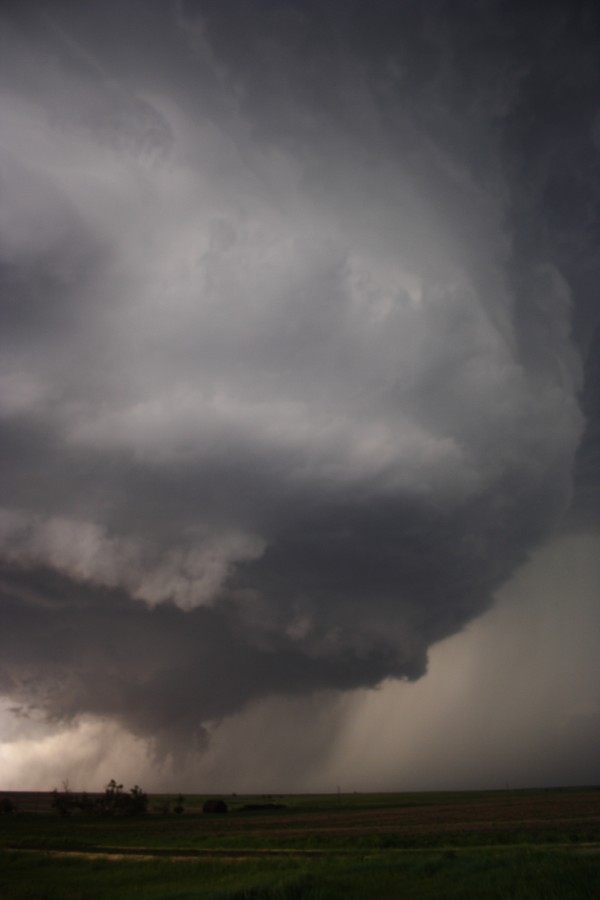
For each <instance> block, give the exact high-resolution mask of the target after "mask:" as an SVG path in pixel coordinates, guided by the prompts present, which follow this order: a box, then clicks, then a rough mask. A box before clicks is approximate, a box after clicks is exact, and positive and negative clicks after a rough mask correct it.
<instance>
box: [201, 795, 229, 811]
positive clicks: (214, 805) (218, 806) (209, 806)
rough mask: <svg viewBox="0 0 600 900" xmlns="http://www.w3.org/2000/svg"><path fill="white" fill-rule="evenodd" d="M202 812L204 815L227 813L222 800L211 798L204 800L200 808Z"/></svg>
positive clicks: (225, 805)
mask: <svg viewBox="0 0 600 900" xmlns="http://www.w3.org/2000/svg"><path fill="white" fill-rule="evenodd" d="M202 812H205V813H226V812H227V804H226V803H225V801H224V800H217V799H216V798H211V799H210V800H206V801H205V802H204V805H203V807H202Z"/></svg>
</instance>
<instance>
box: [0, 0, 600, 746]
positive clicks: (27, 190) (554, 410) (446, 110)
mask: <svg viewBox="0 0 600 900" xmlns="http://www.w3.org/2000/svg"><path fill="white" fill-rule="evenodd" d="M321 6H323V5H316V4H314V5H313V4H307V3H281V4H279V3H278V4H270V3H258V2H252V3H239V2H235V3H228V2H222V3H181V4H166V3H164V4H163V3H144V4H141V3H140V4H137V3H128V4H126V5H125V8H123V5H118V6H117V5H114V6H113V5H111V4H102V7H99V6H97V5H92V4H89V5H88V4H58V5H56V6H53V8H52V10H51V11H48V12H45V11H42V10H41V9H40V8H38V7H36V6H33V5H32V6H28V7H27V8H26V9H25V10H23V7H22V6H18V7H15V11H14V12H13V13H11V14H8V15H7V16H6V17H5V19H4V28H3V33H2V34H3V36H2V47H1V49H2V51H3V52H2V60H3V61H2V78H3V81H2V100H3V104H2V114H1V116H2V121H1V122H0V128H1V129H2V131H1V134H2V139H1V143H0V154H1V156H0V166H1V168H0V190H1V192H2V193H1V199H0V283H1V286H2V311H1V312H0V315H1V316H2V324H3V335H4V337H3V343H4V345H5V346H4V350H3V361H2V365H1V368H0V414H1V424H2V454H3V467H2V472H3V474H2V496H3V498H4V501H3V509H2V511H1V514H0V533H1V535H2V542H3V548H4V563H5V569H4V574H3V599H2V606H1V615H2V629H1V631H0V633H1V634H2V670H1V672H2V674H1V678H2V690H3V691H4V693H5V694H6V695H7V696H11V697H13V698H14V699H15V701H16V702H18V703H20V704H22V705H23V706H27V704H33V705H36V706H39V707H41V708H42V709H43V710H45V711H46V712H47V714H48V716H49V717H50V718H54V719H61V718H65V719H72V718H73V717H76V716H77V715H79V714H81V713H86V712H89V713H93V714H97V715H100V716H107V717H112V718H116V719H118V720H119V721H120V722H122V723H124V724H125V725H126V726H127V727H129V728H131V729H132V730H133V731H135V732H136V733H139V734H143V735H148V736H152V737H156V738H157V739H160V742H161V745H162V746H163V747H164V748H168V746H169V741H171V742H172V745H173V746H175V745H176V744H178V743H179V742H182V743H185V742H186V740H188V739H189V737H190V736H192V735H196V736H197V739H198V740H199V741H201V740H202V735H203V725H205V724H206V723H207V722H210V721H212V720H218V719H219V718H222V717H223V716H226V715H229V714H231V713H233V712H235V711H236V710H238V709H240V708H241V707H243V706H244V705H245V704H247V703H248V702H249V701H250V700H253V699H255V698H259V697H264V696H267V695H269V694H277V693H279V694H284V695H287V694H301V693H303V692H311V691H315V690H318V689H326V688H334V689H341V690H343V689H345V688H354V687H358V686H370V685H374V684H377V683H379V682H380V681H381V680H382V679H384V678H386V677H388V676H393V677H398V678H402V677H408V678H417V677H419V676H420V675H422V674H423V673H424V671H425V668H426V663H427V651H428V648H429V647H430V646H431V645H432V644H433V643H435V642H436V641H439V640H441V639H442V638H444V637H446V636H448V635H450V634H453V633H455V632H457V631H458V630H460V629H461V628H462V627H463V626H464V625H465V624H466V623H468V622H469V621H470V620H472V619H473V618H474V617H475V616H477V615H479V614H480V613H481V612H483V611H484V610H485V609H486V608H487V607H488V606H489V604H490V602H491V598H492V594H493V591H494V590H495V589H497V588H498V587H499V586H500V585H501V584H502V583H503V582H504V581H505V580H506V579H507V578H508V577H509V576H510V575H511V573H512V572H513V571H514V570H515V568H516V567H517V566H518V565H519V564H520V563H521V562H522V561H523V560H524V559H525V558H526V556H527V554H528V553H529V552H530V551H531V550H532V549H533V548H534V547H535V546H536V545H537V544H538V543H539V542H540V541H541V540H542V539H543V538H544V537H546V536H547V535H548V534H550V533H551V531H552V529H554V528H555V527H557V526H558V525H560V523H561V522H564V521H566V520H565V515H566V513H567V512H568V511H569V504H570V500H571V495H572V491H573V485H574V483H575V484H576V488H577V490H576V494H575V497H576V503H575V507H574V508H572V509H571V513H572V515H574V516H575V515H576V514H577V510H578V509H581V510H584V509H585V510H586V514H587V515H588V516H589V515H590V507H591V506H593V504H590V503H589V497H590V495H591V492H592V491H593V490H594V489H595V487H594V486H595V485H597V467H596V469H595V468H594V464H593V461H594V459H596V458H597V456H596V454H597V449H596V447H597V435H598V425H597V407H595V406H594V405H593V402H592V399H590V398H592V396H593V391H592V389H591V388H590V385H591V384H594V383H595V381H594V379H595V376H594V374H593V373H594V372H595V371H596V368H597V361H596V360H597V342H596V343H594V340H593V334H594V331H595V329H596V328H597V321H598V306H597V298H596V291H597V284H598V283H600V279H599V276H600V272H598V267H599V262H598V254H597V253H596V252H595V251H596V247H597V238H598V223H599V219H598V197H599V185H598V167H597V160H598V152H599V142H600V138H599V130H598V129H599V120H598V112H597V99H596V98H597V88H598V80H599V79H598V63H597V59H596V50H597V46H598V40H597V39H598V22H599V17H598V14H597V12H596V10H595V7H594V6H593V5H592V4H587V3H580V4H569V5H568V6H567V5H566V4H562V3H554V4H547V5H544V7H543V11H542V12H540V10H538V9H537V8H536V7H535V5H533V4H528V5H526V7H525V8H524V9H523V8H521V7H520V6H517V5H514V6H513V5H512V4H508V3H500V2H498V3H493V2H489V3H474V2H471V3H452V4H450V3H430V4H416V3H406V4H397V3H385V2H381V3H370V4H368V5H367V4H365V3H360V2H356V3H344V4H335V3H330V4H325V5H324V8H321ZM585 416H588V421H587V423H586V419H585ZM578 448H580V449H579V451H578ZM590 460H591V461H592V463H590ZM596 496H597V494H596ZM586 498H587V500H586ZM586 504H587V505H586ZM592 512H593V510H592ZM582 514H583V513H582Z"/></svg>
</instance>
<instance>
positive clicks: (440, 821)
mask: <svg viewBox="0 0 600 900" xmlns="http://www.w3.org/2000/svg"><path fill="white" fill-rule="evenodd" d="M14 796H15V801H16V802H17V803H19V799H20V800H21V803H20V806H21V808H27V805H28V803H29V804H31V803H32V802H33V800H32V798H34V795H19V796H17V795H14ZM162 799H163V798H151V805H152V803H154V802H155V801H156V803H160V802H162ZM203 799H204V798H202V797H194V798H188V802H187V806H186V812H185V813H184V814H183V815H179V816H177V815H173V814H170V815H157V814H149V815H146V816H143V817H138V818H120V819H110V820H107V819H98V818H89V817H85V816H82V815H79V814H74V815H72V816H71V817H68V818H64V819H63V818H60V817H58V816H56V815H54V814H51V813H50V812H44V811H43V810H47V809H48V803H47V802H46V800H47V797H46V796H43V795H42V796H40V795H36V796H35V804H36V808H37V809H38V812H19V813H17V814H15V815H8V816H3V817H1V818H0V848H1V849H0V897H2V900H17V898H18V900H34V898H35V900H58V898H65V900H75V898H81V900H84V898H85V900H88V898H89V900H95V898H104V897H106V898H111V900H113V898H114V900H121V898H129V897H134V898H135V897H139V898H164V900H167V898H182V900H183V898H209V897H210V898H221V900H242V898H247V900H251V898H253V900H275V898H281V900H292V898H315V900H316V898H319V900H329V898H338V897H339V898H367V897H368V898H373V897H374V898H387V897H390V898H395V897H407V898H411V900H413V898H415V900H419V898H436V900H440V898H441V900H444V898H478V900H479V898H481V900H486V898H515V900H534V898H535V900H538V898H539V900H542V898H543V900H563V898H564V900H567V898H569V900H586V898H589V900H592V898H593V900H596V898H597V897H599V896H600V791H598V790H593V789H588V790H583V789H581V790H561V791H558V790H556V791H516V792H510V793H508V792H500V791H499V792H487V793H483V792H482V793H474V792H465V793H448V794H383V795H366V794H360V795H356V794H354V795H342V796H337V795H333V796H290V797H276V798H248V797H235V798H225V799H226V801H227V803H228V805H229V807H230V811H229V812H228V813H227V814H226V815H207V814H203V813H202V812H201V811H200V810H201V807H202V801H203ZM253 802H254V803H264V802H274V803H278V804H282V807H283V808H280V809H268V810H267V809H265V810H251V811H249V810H244V809H243V806H244V805H246V804H248V803H253Z"/></svg>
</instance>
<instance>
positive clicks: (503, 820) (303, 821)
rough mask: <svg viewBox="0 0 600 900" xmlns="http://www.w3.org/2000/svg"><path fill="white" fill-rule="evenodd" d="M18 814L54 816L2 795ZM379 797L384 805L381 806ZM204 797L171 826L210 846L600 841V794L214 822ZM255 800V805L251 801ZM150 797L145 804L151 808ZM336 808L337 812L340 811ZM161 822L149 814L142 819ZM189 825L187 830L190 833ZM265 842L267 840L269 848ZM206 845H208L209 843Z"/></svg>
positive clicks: (451, 800)
mask: <svg viewBox="0 0 600 900" xmlns="http://www.w3.org/2000/svg"><path fill="white" fill-rule="evenodd" d="M1 796H7V797H10V798H11V799H12V800H13V801H14V803H15V804H16V806H17V808H18V811H19V812H20V813H40V814H54V813H53V811H52V807H51V800H52V794H51V793H49V792H5V793H4V794H2V795H1ZM382 798H385V802H384V803H383V804H382V803H381V800H382ZM203 799H204V798H199V797H193V798H190V800H189V801H188V804H187V806H186V812H185V813H184V814H183V816H181V817H175V816H173V815H171V816H170V817H169V819H170V821H171V822H172V823H173V825H175V823H176V822H177V823H179V826H180V827H182V828H183V827H185V823H187V827H190V828H191V827H193V830H194V831H196V832H197V833H198V835H199V836H200V835H201V834H205V835H206V834H208V832H210V834H211V836H212V838H213V839H216V840H217V841H218V839H219V838H221V839H223V840H224V842H225V843H226V844H229V843H230V842H232V841H233V842H235V843H236V844H238V843H239V842H240V841H241V840H243V838H244V836H248V837H250V836H251V837H252V838H253V840H256V839H258V840H260V839H261V838H264V839H266V840H269V839H270V838H275V837H276V836H277V835H285V836H286V838H288V839H292V843H294V844H298V843H302V842H303V841H302V839H303V838H307V839H311V842H313V845H314V844H317V845H318V838H319V835H321V836H323V837H325V836H326V835H328V836H339V837H340V838H344V837H347V838H348V839H349V840H350V841H351V840H352V838H353V837H356V836H358V835H369V834H380V835H381V834H392V833H393V834H395V835H398V836H399V837H400V836H402V835H406V836H409V835H410V836H413V837H415V838H416V839H418V837H419V836H422V837H423V839H424V843H427V836H428V835H434V834H435V835H437V836H443V835H447V836H448V838H449V839H451V838H452V836H456V837H459V836H460V835H464V834H481V835H483V834H485V833H489V834H490V835H491V834H492V833H495V834H497V833H503V834H505V835H506V837H507V838H510V836H511V835H512V836H513V838H514V837H515V836H516V834H517V833H527V834H535V835H536V836H538V837H539V838H541V839H545V838H547V839H549V840H552V839H553V835H556V834H561V835H566V836H568V835H571V834H572V835H575V834H577V835H579V839H580V840H581V839H582V837H584V836H586V835H589V837H590V839H592V840H597V839H598V835H599V834H600V789H590V788H586V789H560V790H539V791H490V792H481V793H479V792H473V793H470V792H464V793H456V794H415V795H411V794H398V795H393V794H390V795H376V796H375V795H373V797H372V798H371V796H370V795H360V794H358V795H347V796H343V797H340V798H336V797H332V796H330V797H329V798H323V797H314V798H311V797H309V796H289V797H283V798H281V803H282V804H285V808H282V809H270V810H268V811H243V810H242V806H243V805H244V803H245V802H246V801H247V800H248V799H249V798H244V797H236V798H235V799H233V800H232V799H231V798H226V800H227V802H228V804H229V807H230V813H229V814H227V815H220V816H214V815H213V816H209V815H199V814H200V813H201V808H202V800H203ZM252 799H256V798H252ZM152 801H153V797H150V807H151V808H152ZM338 807H339V808H338ZM153 818H159V817H158V816H156V817H155V816H154V815H153V814H151V815H150V816H148V817H146V821H147V820H148V819H153ZM192 823H193V826H192ZM269 842H270V841H269ZM211 843H212V841H211Z"/></svg>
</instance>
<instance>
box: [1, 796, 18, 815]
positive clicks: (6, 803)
mask: <svg viewBox="0 0 600 900" xmlns="http://www.w3.org/2000/svg"><path fill="white" fill-rule="evenodd" d="M16 811H17V806H16V803H15V802H14V800H11V799H10V797H2V799H1V800H0V816H11V815H12V814H13V813H16Z"/></svg>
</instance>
